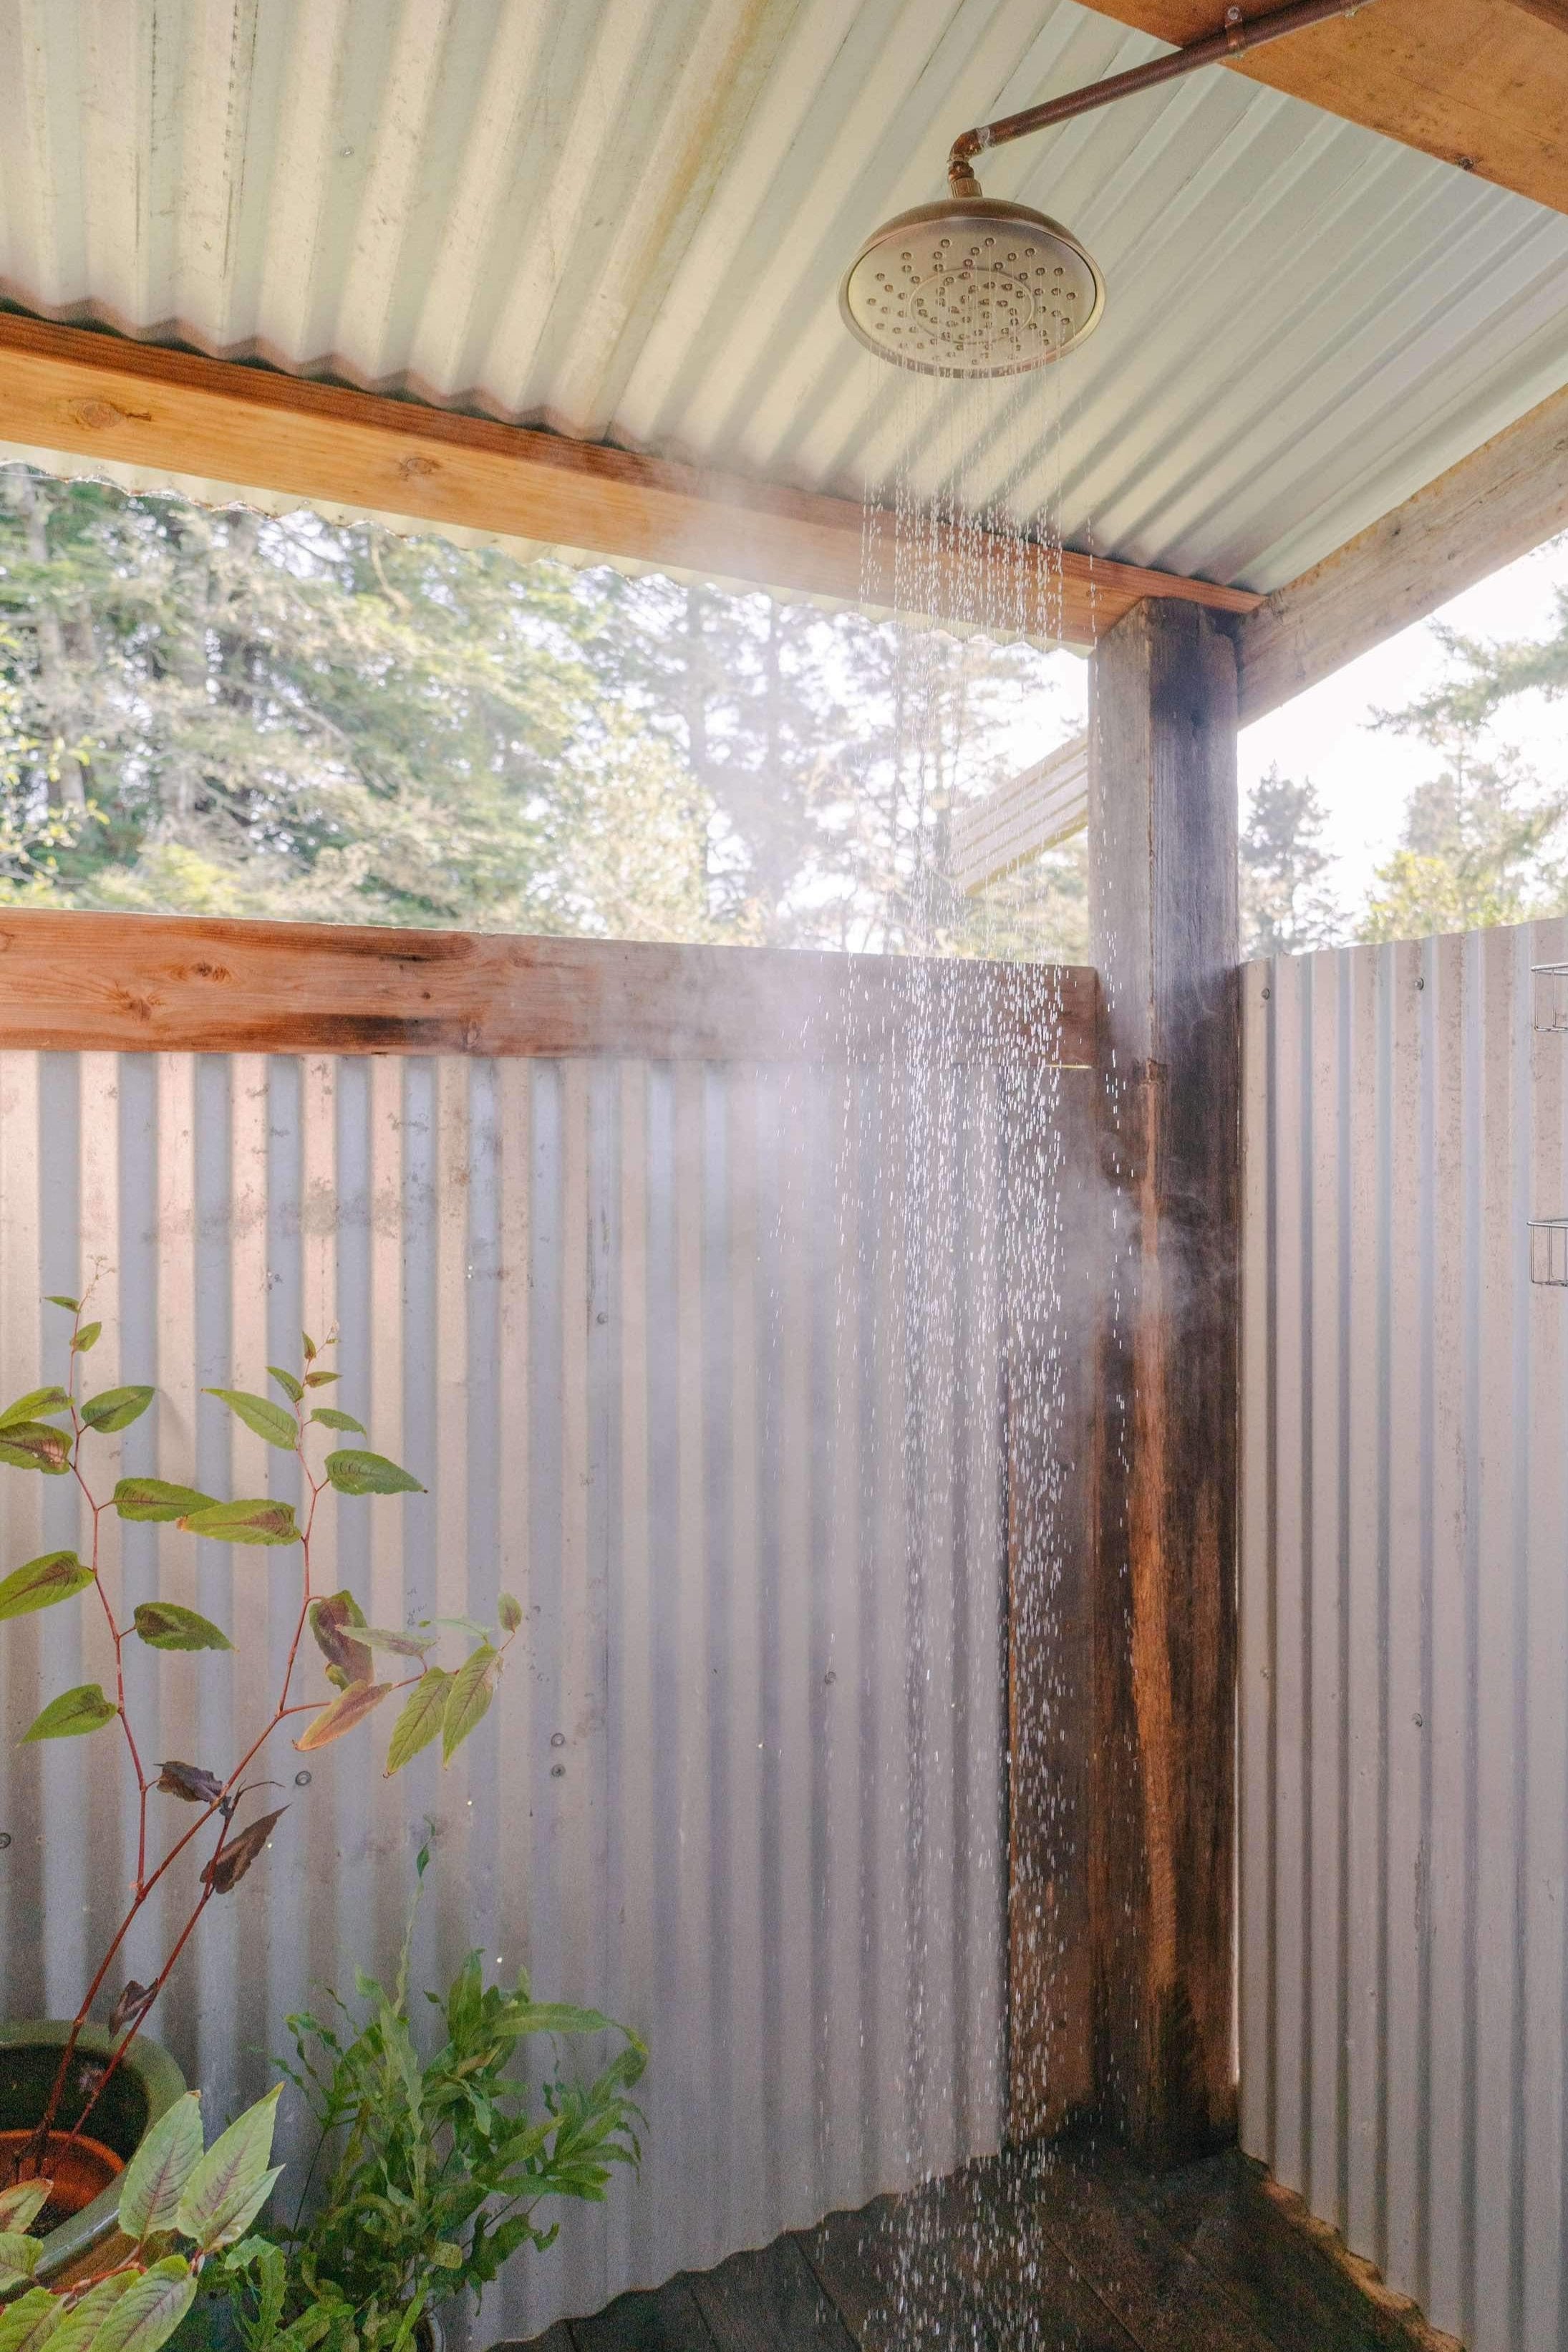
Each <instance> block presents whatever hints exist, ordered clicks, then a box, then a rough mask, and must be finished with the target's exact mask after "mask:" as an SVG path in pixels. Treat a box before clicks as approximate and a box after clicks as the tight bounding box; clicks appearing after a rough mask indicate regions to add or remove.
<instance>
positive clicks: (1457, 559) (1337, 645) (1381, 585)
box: [1237, 390, 1568, 723]
mask: <svg viewBox="0 0 1568 2352" xmlns="http://www.w3.org/2000/svg"><path fill="white" fill-rule="evenodd" d="M1565 529H1568V390H1564V391H1563V392H1559V393H1554V394H1552V398H1551V399H1550V400H1545V401H1542V404H1541V405H1540V407H1539V408H1532V409H1531V411H1530V413H1529V415H1526V416H1521V418H1520V420H1519V422H1518V423H1517V424H1516V425H1510V426H1509V427H1508V428H1507V430H1506V431H1505V432H1502V433H1500V434H1498V435H1497V436H1496V437H1495V439H1493V440H1490V441H1489V442H1487V443H1486V444H1485V445H1484V446H1482V447H1481V448H1479V449H1477V450H1475V451H1473V452H1472V454H1471V455H1470V456H1469V457H1464V458H1461V459H1460V461H1459V463H1458V465H1457V466H1451V467H1449V468H1448V472H1447V473H1446V474H1439V475H1438V477H1437V480H1436V481H1435V482H1428V484H1427V487H1426V488H1425V489H1422V490H1417V491H1416V495H1415V496H1414V498H1410V499H1406V501H1405V504H1404V505H1403V506H1400V507H1396V508H1395V509H1394V511H1393V513H1392V514H1386V515H1385V516H1384V517H1383V518H1382V520H1380V521H1378V522H1375V523H1373V524H1371V525H1370V526H1369V527H1368V528H1367V529H1366V530H1364V531H1361V532H1359V533H1358V534H1357V536H1356V537H1355V538H1354V539H1353V540H1350V541H1347V542H1346V544H1345V545H1344V546H1343V547H1342V548H1338V549H1336V551H1334V553H1333V555H1329V556H1325V557H1324V559H1323V561H1322V562H1321V563H1316V564H1314V565H1313V566H1312V570H1311V571H1310V572H1302V574H1301V578H1300V579H1299V580H1292V581H1291V583H1290V584H1289V586H1288V587H1285V588H1281V589H1279V590H1277V591H1276V593H1274V594H1273V595H1272V596H1270V597H1269V598H1268V599H1267V600H1266V601H1265V603H1264V604H1262V605H1260V608H1259V610H1258V611H1257V612H1256V613H1254V614H1251V615H1250V616H1249V618H1247V619H1246V620H1244V621H1242V622H1241V623H1240V624H1239V628H1238V630H1237V651H1238V656H1239V675H1240V696H1241V717H1242V720H1243V722H1244V723H1245V722H1246V721H1247V720H1249V719H1261V718H1262V717H1263V716H1264V715H1265V713H1266V712H1268V711H1270V710H1276V709H1279V707H1280V705H1281V703H1283V702H1289V701H1290V700H1291V698H1292V696H1294V695H1298V694H1301V693H1303V692H1304V691H1305V689H1306V688H1308V687H1309V686H1315V685H1316V684H1317V682H1318V680H1319V679H1320V678H1322V677H1328V676H1329V675H1330V674H1331V672H1333V671H1334V670H1336V669H1339V668H1342V667H1343V665H1344V664H1345V663H1346V662H1348V661H1354V659H1355V657H1356V656H1357V655H1358V654H1364V653H1366V652H1368V651H1369V650H1370V649H1371V647H1372V646H1375V645H1380V644H1381V643H1382V642H1383V640H1384V638H1385V637H1391V636H1393V635H1395V633H1396V631H1397V630H1399V629H1405V628H1408V627H1409V626H1410V625H1411V624H1412V623H1413V622H1416V621H1421V620H1425V618H1426V617H1427V614H1428V613H1433V612H1436V611H1437V607H1438V605H1439V604H1447V602H1448V599H1449V597H1451V596H1457V595H1458V594H1459V593H1460V592H1461V591H1462V590H1464V589H1466V588H1471V587H1474V585H1475V584H1476V583H1477V582H1478V581H1479V580H1485V579H1487V578H1488V577H1489V576H1490V573H1492V572H1496V571H1497V570H1498V569H1499V568H1500V565H1502V564H1504V563H1509V562H1512V561H1513V560H1514V558H1515V557H1517V556H1521V555H1527V554H1528V553H1529V552H1530V551H1531V548H1533V547H1539V546H1540V545H1541V544H1542V541H1545V540H1548V539H1551V538H1552V537H1554V536H1555V534H1556V533H1557V532H1558V531H1560V530H1565Z"/></svg>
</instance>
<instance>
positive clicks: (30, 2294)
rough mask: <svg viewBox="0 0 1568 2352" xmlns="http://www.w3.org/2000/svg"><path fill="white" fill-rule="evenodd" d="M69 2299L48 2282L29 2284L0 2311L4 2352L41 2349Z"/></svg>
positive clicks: (1, 2350)
mask: <svg viewBox="0 0 1568 2352" xmlns="http://www.w3.org/2000/svg"><path fill="white" fill-rule="evenodd" d="M65 2307H66V2306H65V2303H64V2301H63V2299H62V2298H61V2297H60V2296H59V2295H57V2294H50V2293H49V2290H48V2288H47V2286H34V2287H29V2288H28V2290H27V2292H26V2294H25V2295H23V2296H22V2297H21V2298H20V2299H19V2300H18V2301H17V2302H16V2303H12V2304H7V2305H6V2306H5V2310H4V2311H0V2352H39V2347H40V2346H41V2345H44V2344H47V2342H48V2339H49V2337H50V2336H52V2335H53V2334H54V2332H55V2330H56V2328H57V2327H58V2326H59V2324H60V2319H61V2317H62V2315H63V2314H64V2311H65Z"/></svg>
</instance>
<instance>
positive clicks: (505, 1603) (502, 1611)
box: [496, 1592, 523, 1633]
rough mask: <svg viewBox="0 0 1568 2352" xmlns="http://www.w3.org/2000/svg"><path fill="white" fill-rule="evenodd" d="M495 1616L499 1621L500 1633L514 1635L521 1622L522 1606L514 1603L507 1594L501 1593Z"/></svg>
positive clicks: (520, 1603) (518, 1602) (519, 1603)
mask: <svg viewBox="0 0 1568 2352" xmlns="http://www.w3.org/2000/svg"><path fill="white" fill-rule="evenodd" d="M496 1614H497V1617H498V1618H499V1619H500V1621H501V1631H502V1633H516V1632H517V1628H518V1626H519V1625H520V1624H521V1623H522V1622H523V1604H522V1602H521V1601H514V1600H513V1598H512V1596H511V1594H510V1593H509V1592H503V1593H502V1595H501V1598H500V1601H499V1602H498V1603H497V1610H496Z"/></svg>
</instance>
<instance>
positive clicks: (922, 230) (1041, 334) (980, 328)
mask: <svg viewBox="0 0 1568 2352" xmlns="http://www.w3.org/2000/svg"><path fill="white" fill-rule="evenodd" d="M970 185H971V186H973V182H971V183H970ZM1104 307H1105V282H1104V280H1103V278H1102V277H1101V275H1100V272H1099V271H1098V269H1096V268H1095V267H1094V264H1093V262H1092V260H1091V259H1090V257H1089V256H1088V254H1087V253H1085V251H1084V250H1083V247H1082V246H1081V245H1080V244H1079V242H1078V240H1077V238H1076V237H1074V236H1069V234H1068V232H1067V230H1066V229H1064V228H1063V227H1062V226H1061V223H1060V222H1058V221H1053V220H1048V219H1047V218H1046V216H1045V215H1044V214H1043V213H1037V212H1033V211H1031V210H1030V206H1029V205H1010V204H1002V203H999V202H998V200H997V199H996V198H994V197H991V196H983V195H981V194H980V193H979V190H978V189H977V188H976V189H975V193H974V194H972V195H954V196H952V197H950V198H948V199H947V201H946V202H945V203H943V204H936V205H919V206H917V207H916V209H915V211H914V212H910V213H900V214H899V215H898V217H897V219H896V220H891V221H889V222H888V223H887V226H885V227H884V228H879V229H878V230H877V232H876V234H875V236H870V237H868V238H867V239H866V241H865V243H864V245H862V247H861V249H860V251H859V253H857V254H856V256H855V257H854V260H853V261H852V264H851V265H850V268H849V272H848V274H847V276H846V277H845V278H844V282H843V284H842V286H841V289H839V308H840V310H841V311H842V313H843V316H844V320H845V323H846V325H847V326H848V327H849V329H850V331H851V332H852V334H855V335H858V336H859V338H860V340H861V341H862V343H864V344H865V345H866V347H867V349H868V350H869V351H873V352H876V353H877V355H878V357H879V358H881V359H884V360H893V361H894V362H895V363H896V364H897V365H898V366H899V367H904V368H913V369H915V371H916V372H917V373H919V374H921V375H956V376H987V375H1022V374H1023V373H1025V371H1026V370H1028V369H1030V368H1037V367H1044V366H1045V365H1046V363H1047V362H1048V361H1051V360H1055V359H1060V358H1061V355H1062V353H1063V352H1071V351H1075V350H1076V349H1077V347H1078V345H1079V344H1080V343H1081V342H1082V341H1083V338H1084V336H1085V335H1087V334H1089V333H1090V332H1091V331H1092V329H1093V328H1094V327H1096V326H1097V325H1098V324H1099V320H1100V314H1101V312H1102V311H1103V309H1104Z"/></svg>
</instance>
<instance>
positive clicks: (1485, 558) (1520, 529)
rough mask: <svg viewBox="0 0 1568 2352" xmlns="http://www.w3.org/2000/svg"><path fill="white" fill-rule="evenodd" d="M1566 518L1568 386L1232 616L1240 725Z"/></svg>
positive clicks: (1548, 534) (1566, 523)
mask: <svg viewBox="0 0 1568 2352" xmlns="http://www.w3.org/2000/svg"><path fill="white" fill-rule="evenodd" d="M1379 5H1381V0H1379ZM1564 528H1568V390H1565V391H1563V392H1558V393H1554V394H1552V398H1551V399H1550V400H1545V401H1542V404H1541V405H1540V407H1539V408H1532V409H1531V411H1530V413H1529V415H1526V416H1521V418H1520V420H1519V422H1518V423H1517V424H1516V425H1510V426H1509V427H1508V428H1507V430H1506V431H1505V432H1502V433H1500V434H1498V436H1496V438H1495V439H1494V440H1491V441H1489V442H1487V443H1486V444H1485V445H1484V446H1483V447H1481V448H1479V449H1477V450H1475V451H1474V452H1473V453H1472V454H1471V455H1470V456H1469V457H1462V458H1461V459H1460V460H1459V463H1458V465H1457V466H1451V467H1449V469H1448V472H1447V473H1446V474H1439V475H1438V477H1437V480H1436V481H1435V482H1428V484H1427V487H1426V488H1425V489H1424V490H1417V491H1416V495H1415V497H1414V498H1410V499H1406V501H1405V504H1404V505H1403V506H1401V507H1396V508H1395V509H1394V511H1393V513H1392V514H1386V515H1385V516H1384V517H1383V518H1382V520H1381V521H1379V522H1375V523H1372V524H1371V525H1369V527H1368V528H1367V529H1366V530H1364V531H1361V532H1359V533H1358V534H1357V536H1356V537H1355V538H1354V539H1353V540H1350V541H1347V542H1346V544H1345V545H1344V546H1343V547H1341V548H1338V549H1336V550H1335V551H1334V553H1333V555H1328V556H1325V557H1324V558H1323V561H1322V562H1321V563H1317V564H1314V565H1313V567H1312V570H1311V571H1310V572H1302V574H1301V578H1300V579H1299V580H1292V581H1291V583H1290V584H1289V586H1288V587H1284V588H1281V589H1278V590H1276V592H1275V593H1274V594H1273V595H1271V596H1270V597H1267V598H1266V599H1265V600H1264V602H1263V604H1261V605H1260V607H1259V609H1258V611H1257V612H1255V613H1253V614H1250V615H1249V616H1248V617H1247V618H1246V619H1244V620H1243V621H1241V622H1240V623H1239V625H1238V627H1237V631H1236V642H1237V654H1238V659H1239V666H1240V698H1241V719H1242V723H1243V725H1245V724H1246V723H1247V722H1248V721H1249V720H1250V719H1260V718H1262V717H1263V716H1264V714H1265V713H1266V712H1268V711H1270V710H1275V709H1278V708H1279V707H1280V705H1281V703H1283V702H1289V701H1290V700H1291V697H1292V696H1294V695H1298V694H1301V693H1302V692H1304V691H1305V689H1306V688H1308V687H1309V686H1315V685H1316V684H1317V682H1318V680H1319V679H1320V678H1323V677H1328V676H1329V675H1330V674H1331V673H1332V672H1333V671H1334V670H1336V669H1339V668H1341V667H1343V665H1344V663H1346V662H1348V661H1354V659H1355V657H1356V656H1357V655H1358V654H1364V653H1366V652H1367V651H1369V650H1370V648H1371V647H1372V646H1375V645H1380V644H1381V643H1382V642H1383V640H1384V638H1385V637H1390V636H1393V635H1395V633H1396V631H1397V630H1399V629H1405V628H1408V627H1409V626H1410V625H1411V624H1412V623H1413V622H1416V621H1421V620H1425V619H1426V617H1427V614H1428V613H1434V612H1436V611H1437V607H1438V606H1439V605H1440V604H1447V603H1448V599H1449V598H1450V597H1451V596H1457V595H1458V594H1459V593H1460V592H1461V590H1463V589H1466V588H1472V587H1474V585H1475V584H1476V583H1477V582H1478V581H1479V580H1485V579H1487V578H1488V577H1489V576H1490V573H1492V572H1496V571H1497V570H1498V569H1499V567H1500V565H1502V564H1504V563H1511V562H1513V560H1514V559H1515V558H1516V557H1517V556H1521V555H1528V554H1529V552H1530V551H1531V548H1535V547H1539V546H1541V545H1542V542H1543V541H1546V540H1548V539H1551V538H1552V536H1553V535H1554V534H1555V533H1556V532H1558V531H1560V530H1563V529H1564Z"/></svg>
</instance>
